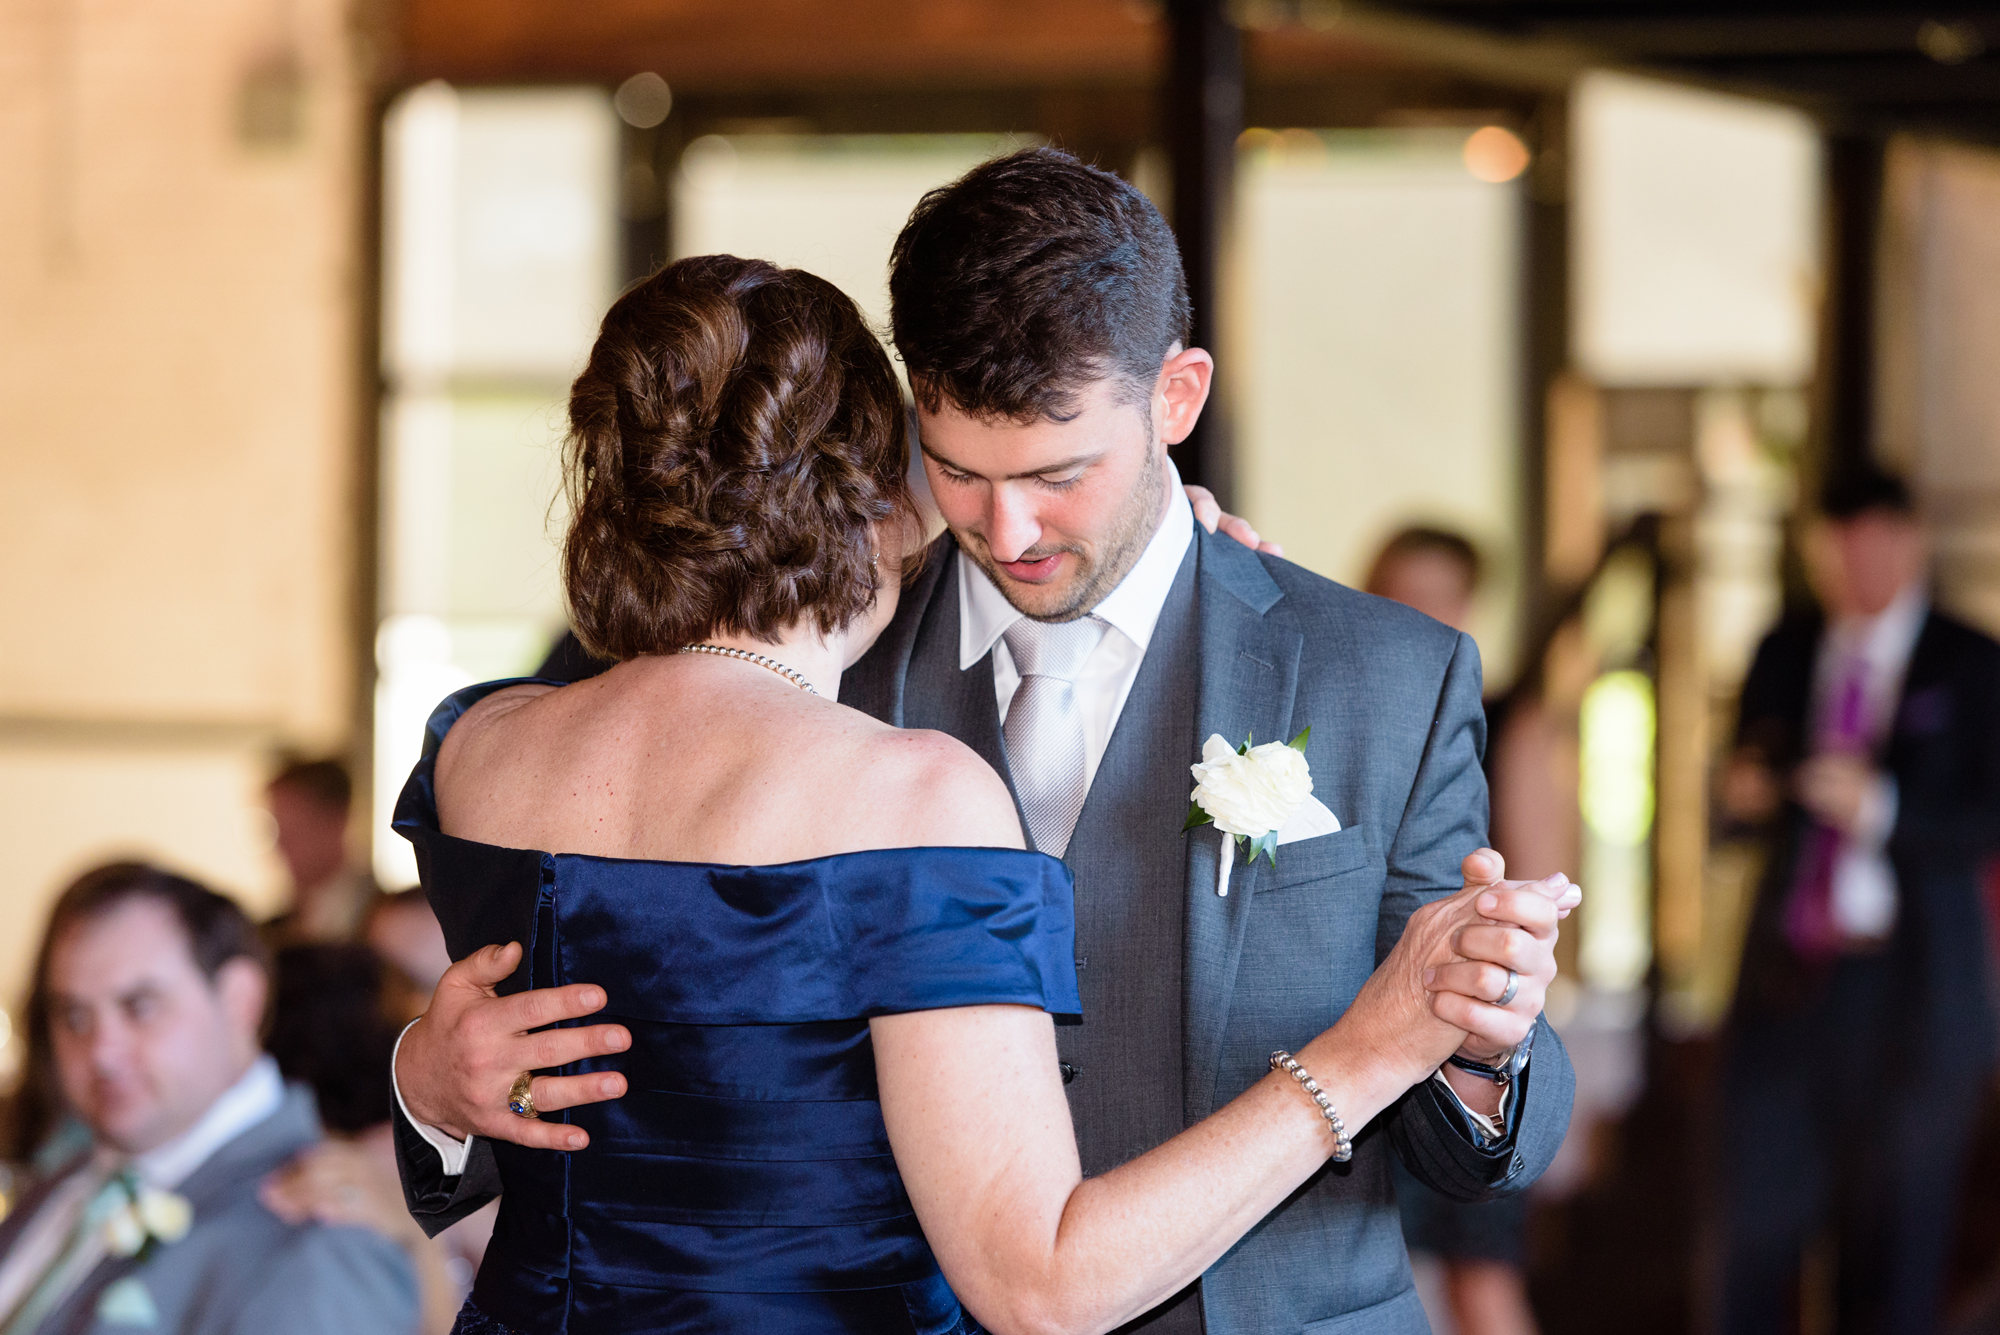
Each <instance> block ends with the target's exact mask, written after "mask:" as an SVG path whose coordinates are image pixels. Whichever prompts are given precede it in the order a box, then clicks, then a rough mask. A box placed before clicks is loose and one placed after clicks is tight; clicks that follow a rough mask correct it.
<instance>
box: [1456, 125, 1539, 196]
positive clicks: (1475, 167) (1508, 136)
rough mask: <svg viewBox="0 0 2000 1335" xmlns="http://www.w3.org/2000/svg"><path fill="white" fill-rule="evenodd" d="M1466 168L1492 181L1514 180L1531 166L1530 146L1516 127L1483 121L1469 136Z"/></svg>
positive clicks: (1474, 174)
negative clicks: (1514, 128)
mask: <svg viewBox="0 0 2000 1335" xmlns="http://www.w3.org/2000/svg"><path fill="white" fill-rule="evenodd" d="M1465 169H1466V170H1467V171H1469V172H1471V173H1472V174H1473V176H1475V177H1477V178H1478V179H1479V180H1482V181H1485V182H1487V183H1489V184H1492V185H1498V184H1500V183H1501V182H1502V181H1511V180H1513V179H1514V178H1515V177H1516V176H1519V175H1520V174H1521V173H1522V172H1524V171H1526V170H1527V169H1528V146H1527V145H1526V144H1524V143H1522V142H1521V139H1520V136H1518V135H1516V134H1515V133H1514V132H1513V131H1512V130H1509V129H1506V128H1504V127H1502V126H1498V125H1482V126H1481V127H1480V128H1478V129H1477V130H1474V131H1473V132H1472V133H1471V134H1470V135H1468V136H1467V137H1466V140H1465Z"/></svg>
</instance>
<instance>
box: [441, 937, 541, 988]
mask: <svg viewBox="0 0 2000 1335" xmlns="http://www.w3.org/2000/svg"><path fill="white" fill-rule="evenodd" d="M520 964H521V943H520V942H519V941H509V942H508V943H507V944H506V945H504V946H482V947H481V948H479V949H478V950H475V951H473V952H472V953H471V954H470V955H467V956H466V957H465V958H464V959H462V960H459V961H458V962H457V963H456V964H453V965H452V966H451V967H450V968H449V969H446V970H445V971H444V976H443V977H442V978H440V979H438V991H440V992H444V991H447V990H468V991H476V992H484V993H487V994H488V995H491V994H492V991H493V989H494V988H496V987H498V986H499V985H500V984H501V983H504V982H506V981H507V979H508V977H509V976H511V975H512V974H513V972H514V970H515V969H517V968H519V967H520Z"/></svg>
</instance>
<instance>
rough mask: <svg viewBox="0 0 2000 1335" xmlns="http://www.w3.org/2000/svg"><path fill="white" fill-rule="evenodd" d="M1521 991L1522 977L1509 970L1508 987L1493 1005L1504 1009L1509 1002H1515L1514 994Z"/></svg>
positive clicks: (1496, 998) (1495, 999)
mask: <svg viewBox="0 0 2000 1335" xmlns="http://www.w3.org/2000/svg"><path fill="white" fill-rule="evenodd" d="M1520 990H1521V975H1520V974H1518V973H1515V972H1514V971H1513V970H1512V969H1509V970H1507V986H1506V987H1505V988H1503V989H1502V990H1501V992H1500V995H1499V996H1498V997H1495V998H1494V999H1493V1004H1494V1005H1496V1006H1500V1007H1503V1008H1504V1007H1505V1006H1506V1005H1507V1004H1508V1003H1509V1002H1511V1001H1513V1000H1514V994H1515V993H1516V992H1519V991H1520Z"/></svg>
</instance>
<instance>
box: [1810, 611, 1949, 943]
mask: <svg viewBox="0 0 2000 1335" xmlns="http://www.w3.org/2000/svg"><path fill="white" fill-rule="evenodd" d="M1929 615H1930V600H1929V599H1928V598H1927V597H1926V596H1925V594H1924V589H1923V585H1922V584H1921V583H1917V584H1912V585H1911V586H1910V587H1909V588H1906V589H1904V590H1903V591H1902V592H1901V593H1899V594H1897V595H1896V599H1895V601H1894V602H1892V603H1890V604H1889V605H1888V606H1887V607H1886V608H1884V609H1882V611H1881V612H1880V613H1878V614H1877V615H1875V616H1872V617H1854V618H1850V619H1848V620H1845V621H1837V622H1835V623H1833V624H1832V625H1831V626H1829V627H1828V628H1827V632H1826V635H1825V636H1824V637H1823V638H1822V639H1821V641H1820V646H1819V655H1818V657H1817V658H1816V659H1815V661H1814V663H1813V725H1814V726H1813V733H1812V735H1813V737H1814V738H1815V739H1817V738H1818V737H1820V736H1823V735H1824V733H1825V731H1826V729H1825V727H1824V721H1825V716H1826V715H1827V714H1828V713H1829V712H1830V711H1832V710H1834V709H1838V708H1839V707H1840V702H1839V695H1840V690H1841V685H1842V682H1843V678H1844V675H1845V673H1846V672H1847V671H1848V670H1849V669H1848V665H1849V664H1851V663H1853V662H1855V661H1856V660H1859V661H1860V663H1861V664H1862V683H1863V685H1862V692H1861V697H1862V701H1863V705H1862V709H1863V715H1862V716H1863V718H1864V719H1866V720H1867V727H1868V734H1869V741H1870V742H1871V743H1872V744H1874V745H1876V746H1879V745H1880V744H1881V743H1882V742H1883V741H1884V740H1886V739H1887V738H1888V735H1889V730H1890V729H1891V727H1893V726H1894V724H1895V718H1896V707H1897V705H1898V704H1899V703H1900V702H1901V700H1902V696H1903V678H1904V677H1905V676H1906V675H1907V674H1908V673H1909V670H1910V654H1911V653H1912V652H1913V651H1915V649H1916V647H1917V637H1918V636H1919V635H1920V634H1922V633H1923V629H1924V621H1925V619H1926V618H1927V617H1928V616H1929ZM1896 811H1897V793H1896V781H1895V780H1894V779H1893V778H1891V777H1889V776H1888V775H1887V774H1879V773H1878V774H1876V775H1875V777H1874V779H1873V781H1872V782H1871V783H1870V784H1869V785H1868V789H1867V791H1866V793H1865V794H1864V795H1863V797H1862V801H1861V813H1860V817H1859V819H1858V820H1857V821H1856V822H1855V827H1854V829H1852V830H1850V831H1849V832H1848V836H1847V838H1846V839H1844V840H1842V841H1841V845H1840V852H1839V854H1838V855H1837V856H1836V858H1835V861H1834V864H1833V884H1832V910H1833V920H1834V923H1835V924H1836V925H1837V926H1838V927H1839V928H1840V930H1841V932H1842V934H1844V935H1846V936H1848V937H1852V938H1858V939H1861V940H1871V939H1879V938H1881V937H1885V936H1887V935H1888V934H1889V929H1890V928H1891V927H1893V926H1894V925H1895V922H1896V900H1897V896H1896V872H1895V869H1894V868H1893V867H1891V866H1890V865H1889V858H1888V854H1887V851H1886V847H1887V844H1888V842H1889V832H1890V831H1891V830H1893V829H1894V828H1895V826H1896Z"/></svg>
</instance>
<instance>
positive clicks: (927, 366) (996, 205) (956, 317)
mask: <svg viewBox="0 0 2000 1335" xmlns="http://www.w3.org/2000/svg"><path fill="white" fill-rule="evenodd" d="M889 306H890V322H891V324H892V326H893V328H894V333H895V341H896V350H897V351H898V352H899V353H901V354H902V358H903V363H904V365H905V366H906V367H907V368H908V370H909V375H910V388H911V389H912V390H913V391H914V392H915V393H916V396H917V402H918V403H919V404H920V405H921V406H922V407H923V408H924V409H925V411H927V412H936V411H937V410H938V409H939V408H940V407H942V406H943V405H944V404H946V403H949V404H951V405H952V406H954V407H956V408H958V409H959V410H961V411H963V412H966V413H969V414H971V415H972V416H974V417H981V418H989V419H1004V420H1010V421H1016V422H1029V421H1034V420H1036V419H1039V418H1048V419H1054V420H1061V419H1063V418H1065V417H1068V416H1070V415H1071V414H1073V413H1074V412H1075V411H1076V407H1075V395H1076V391H1077V390H1079V389H1081V388H1082V387H1083V386H1084V385H1086V384H1089V383H1090V382H1092V381H1095V380H1100V379H1105V378H1110V379H1113V380H1115V381H1117V382H1118V383H1119V385H1120V386H1121V390H1122V393H1123V396H1124V397H1125V398H1126V399H1127V401H1130V402H1137V403H1144V402H1145V401H1146V399H1147V398H1148V397H1149V396H1150V395H1151V394H1152V390H1153V383H1154V381H1155V380H1156V379H1157V378H1158V376H1159V373H1160V363H1161V362H1162V361H1163V360H1164V359H1165V358H1166V355H1167V353H1168V351H1169V350H1170V349H1171V348H1172V347H1173V345H1174V344H1175V343H1185V342H1186V341H1187V339H1188V338H1189V335H1190V329H1191V326H1192V313H1191V311H1190V309H1189V306H1188V291H1187V276H1186V274H1185V273H1183V271H1182V269H1181V252H1180V247H1179V246H1178V245H1177V244H1175V241H1174V233H1173V229H1172V228H1170V227H1168V226H1167V221H1166V219H1164V218H1162V217H1161V216H1160V211H1159V210H1158V209H1156V208H1154V207H1153V204H1152V201H1150V200H1148V199H1147V198H1146V196H1145V195H1144V194H1142V193H1140V192H1139V190H1138V189H1137V188H1135V187H1134V186H1133V185H1131V183H1129V182H1127V181H1124V180H1121V179H1120V178H1119V177H1117V176H1115V175H1113V174H1112V173H1110V172H1108V171H1104V170H1102V169H1100V168H1097V167H1091V166H1086V165H1085V164H1083V163H1081V162H1079V161H1077V160H1076V159H1075V158H1074V157H1071V156H1070V155H1069V154H1068V153H1065V152H1062V151H1061V150H1060V149H1054V148H1031V149H1026V150H1023V151H1022V152H1019V153H1011V154H1009V155H1007V156H1006V157H1001V158H995V159H993V160H992V161H991V162H986V163H982V164H981V165H979V166H977V167H975V168H973V169H972V170H971V171H970V172H967V173H966V174H965V175H964V176H962V177H960V178H959V179H958V180H956V181H954V182H952V183H951V184H950V185H948V186H943V187H941V188H939V189H936V190H933V191H931V192H930V193H929V194H927V195H925V196H924V197H923V199H922V200H921V201H920V202H919V203H918V204H917V208H916V212H914V213H912V214H911V215H910V221H909V222H908V223H907V224H905V225H904V227H903V230H902V233H901V234H900V235H899V236H897V238H896V245H895V249H894V251H893V252H892V253H891V255H890V268H889Z"/></svg>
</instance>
